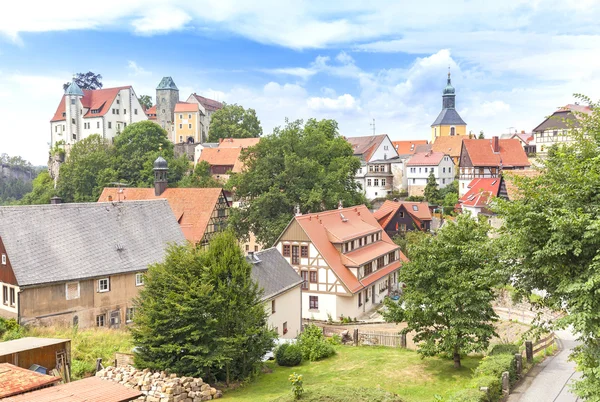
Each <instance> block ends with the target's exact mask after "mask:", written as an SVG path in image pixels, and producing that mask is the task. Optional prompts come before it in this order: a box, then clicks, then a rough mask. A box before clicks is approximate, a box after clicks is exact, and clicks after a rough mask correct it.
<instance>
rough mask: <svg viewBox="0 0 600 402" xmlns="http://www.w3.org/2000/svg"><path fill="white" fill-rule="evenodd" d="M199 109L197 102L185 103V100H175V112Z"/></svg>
mask: <svg viewBox="0 0 600 402" xmlns="http://www.w3.org/2000/svg"><path fill="white" fill-rule="evenodd" d="M199 110H200V109H199V108H198V104H197V103H187V102H177V103H176V104H175V113H180V112H197V111H199Z"/></svg>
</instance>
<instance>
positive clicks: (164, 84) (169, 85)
mask: <svg viewBox="0 0 600 402" xmlns="http://www.w3.org/2000/svg"><path fill="white" fill-rule="evenodd" d="M156 89H174V90H176V91H179V88H177V85H175V81H173V78H171V77H163V79H162V80H160V82H159V83H158V86H157V87H156Z"/></svg>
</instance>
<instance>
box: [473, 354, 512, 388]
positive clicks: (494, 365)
mask: <svg viewBox="0 0 600 402" xmlns="http://www.w3.org/2000/svg"><path fill="white" fill-rule="evenodd" d="M505 371H508V372H509V374H510V382H511V383H513V382H514V381H515V380H516V379H517V368H516V364H515V356H514V355H503V354H500V355H493V356H486V357H484V358H483V359H482V360H481V362H480V363H479V366H478V367H477V368H476V369H475V375H476V376H492V377H498V378H501V377H502V373H503V372H505Z"/></svg>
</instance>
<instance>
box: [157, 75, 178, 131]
mask: <svg viewBox="0 0 600 402" xmlns="http://www.w3.org/2000/svg"><path fill="white" fill-rule="evenodd" d="M177 102H179V88H177V85H175V82H174V81H173V78H171V77H163V79H162V80H161V81H160V84H158V86H157V87H156V122H157V123H158V124H159V125H160V126H161V127H162V128H164V129H165V130H167V133H168V135H169V138H171V131H172V126H173V122H174V121H175V119H174V116H175V105H176V104H177Z"/></svg>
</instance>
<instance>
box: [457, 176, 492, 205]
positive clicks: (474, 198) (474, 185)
mask: <svg viewBox="0 0 600 402" xmlns="http://www.w3.org/2000/svg"><path fill="white" fill-rule="evenodd" d="M501 181H502V179H501V178H499V177H494V178H481V179H473V180H471V182H470V183H469V185H468V188H469V191H467V192H466V193H465V195H463V196H462V197H461V198H460V200H458V202H459V203H460V204H461V205H462V206H465V207H474V208H484V207H487V205H488V203H489V201H490V200H491V199H492V197H497V196H498V193H499V191H500V183H501Z"/></svg>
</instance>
